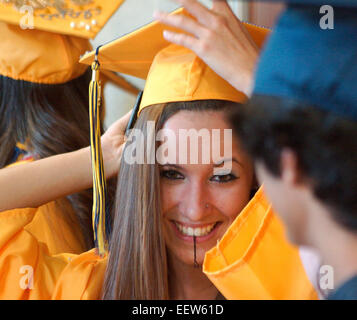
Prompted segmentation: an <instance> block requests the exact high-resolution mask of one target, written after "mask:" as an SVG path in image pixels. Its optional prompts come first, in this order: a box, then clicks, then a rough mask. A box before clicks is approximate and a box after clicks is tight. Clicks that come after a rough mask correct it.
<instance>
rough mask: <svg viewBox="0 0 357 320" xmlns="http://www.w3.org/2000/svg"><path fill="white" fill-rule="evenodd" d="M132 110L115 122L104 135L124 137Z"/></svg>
mask: <svg viewBox="0 0 357 320" xmlns="http://www.w3.org/2000/svg"><path fill="white" fill-rule="evenodd" d="M132 112H133V110H130V111H129V112H128V113H127V114H125V115H124V116H122V117H121V118H120V119H118V120H117V121H115V122H114V123H113V124H112V125H111V126H110V127H109V128H108V130H107V131H106V133H105V134H109V135H111V134H114V135H124V133H125V130H126V127H127V126H128V123H129V119H130V115H131V113H132Z"/></svg>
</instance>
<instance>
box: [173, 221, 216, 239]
mask: <svg viewBox="0 0 357 320" xmlns="http://www.w3.org/2000/svg"><path fill="white" fill-rule="evenodd" d="M173 222H174V224H175V226H176V228H177V230H178V231H179V232H180V233H181V234H182V235H183V236H188V237H193V236H195V237H205V236H208V235H209V234H210V233H212V232H213V230H214V229H215V228H216V227H217V225H218V224H219V222H215V223H212V224H208V225H205V226H204V227H196V228H195V227H188V226H187V225H184V224H181V223H179V222H178V221H173Z"/></svg>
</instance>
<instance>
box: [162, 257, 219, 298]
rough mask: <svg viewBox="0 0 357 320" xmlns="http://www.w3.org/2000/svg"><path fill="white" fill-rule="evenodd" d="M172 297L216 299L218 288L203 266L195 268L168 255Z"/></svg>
mask: <svg viewBox="0 0 357 320" xmlns="http://www.w3.org/2000/svg"><path fill="white" fill-rule="evenodd" d="M168 260H169V286H170V299H174V300H214V299H216V297H217V295H218V290H217V289H216V287H215V286H214V285H213V284H212V282H211V281H209V279H208V278H207V277H206V275H205V274H204V273H203V272H202V266H201V265H200V266H199V268H195V267H194V266H193V264H192V265H188V264H185V263H183V262H181V261H180V260H179V259H177V258H176V257H173V256H171V255H170V254H169V255H168Z"/></svg>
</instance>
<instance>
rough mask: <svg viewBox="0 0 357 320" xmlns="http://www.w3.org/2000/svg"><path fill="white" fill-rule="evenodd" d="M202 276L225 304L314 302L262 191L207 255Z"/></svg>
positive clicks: (297, 256) (297, 257)
mask: <svg viewBox="0 0 357 320" xmlns="http://www.w3.org/2000/svg"><path fill="white" fill-rule="evenodd" d="M203 271H204V272H205V274H206V275H207V276H208V278H209V279H210V280H211V281H212V282H213V283H214V285H215V286H216V287H217V288H218V289H219V290H220V292H221V293H222V294H223V295H224V296H225V297H226V298H227V299H237V300H250V299H264V300H270V299H274V300H275V299H284V300H288V299H298V300H302V299H303V300H305V299H307V300H310V299H318V294H317V292H316V290H315V288H314V286H313V285H312V283H311V282H310V280H309V279H308V276H307V273H306V271H305V269H304V266H303V263H302V261H301V258H300V254H299V250H298V248H296V247H294V246H293V245H291V244H290V243H289V242H288V241H287V239H286V237H285V231H284V227H283V224H282V223H281V221H280V220H279V218H278V217H277V215H276V214H274V212H273V210H272V208H271V204H270V203H269V202H268V201H267V199H266V198H265V196H264V193H263V187H262V188H260V190H259V191H258V192H257V193H256V195H255V196H254V197H253V199H252V200H251V201H250V202H249V204H248V205H247V206H246V207H245V208H244V210H243V211H242V212H241V213H240V214H239V216H238V217H237V218H236V220H235V221H234V222H233V223H232V225H231V226H230V227H229V229H228V230H227V232H226V233H225V235H224V236H223V238H222V239H221V241H220V242H219V243H218V244H217V245H216V246H215V247H214V248H213V249H211V250H210V251H208V252H207V253H206V256H205V260H204V265H203Z"/></svg>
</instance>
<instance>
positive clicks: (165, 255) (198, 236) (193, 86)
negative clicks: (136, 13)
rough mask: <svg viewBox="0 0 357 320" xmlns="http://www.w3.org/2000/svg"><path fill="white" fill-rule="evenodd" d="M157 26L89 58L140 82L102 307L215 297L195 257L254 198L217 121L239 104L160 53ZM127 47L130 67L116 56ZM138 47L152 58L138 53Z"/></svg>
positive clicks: (225, 87)
mask: <svg viewBox="0 0 357 320" xmlns="http://www.w3.org/2000/svg"><path fill="white" fill-rule="evenodd" d="M162 28H163V27H162V26H160V25H158V23H154V24H152V25H149V26H148V27H145V28H143V29H141V30H139V31H137V32H136V33H134V34H133V35H129V36H127V37H124V38H122V39H119V40H118V43H115V42H114V45H113V46H112V48H110V47H108V46H107V47H106V46H104V47H102V48H101V49H100V50H99V54H98V60H99V62H100V64H101V67H102V68H105V66H106V61H105V60H109V61H110V59H111V55H113V56H112V57H113V60H112V61H114V60H115V63H116V64H119V65H118V66H117V71H123V70H124V72H126V73H130V74H131V75H135V76H139V77H142V78H147V81H146V87H145V90H144V95H143V99H142V102H141V105H140V112H139V115H138V119H137V121H136V123H135V127H134V130H132V131H131V134H130V135H129V137H128V141H127V143H126V146H125V149H124V151H123V156H122V159H121V165H120V168H119V174H118V189H117V205H116V208H115V217H114V224H113V229H112V233H111V239H110V245H109V252H110V254H109V261H108V268H107V272H106V279H105V283H104V288H103V298H104V299H178V298H181V299H182V298H188V299H215V298H216V297H217V296H218V290H217V289H216V288H215V287H214V285H213V284H212V283H211V282H210V281H209V280H208V278H207V277H206V276H205V275H204V274H203V273H202V270H201V265H202V263H203V259H204V255H205V252H206V251H208V250H209V249H211V248H212V247H214V246H215V245H216V243H217V241H218V240H219V239H220V238H221V237H222V236H223V234H224V233H225V231H226V230H227V228H228V227H229V226H230V225H231V223H232V222H233V220H234V219H235V218H236V217H237V215H238V214H239V213H240V211H241V210H242V209H243V208H244V207H245V206H246V204H247V203H248V202H249V200H250V198H251V194H252V193H253V194H254V191H255V190H256V189H255V188H256V184H255V182H254V172H253V167H252V162H251V161H250V159H249V157H247V155H246V154H245V153H244V152H242V150H241V148H240V143H239V141H238V140H237V139H236V138H233V140H232V139H230V134H231V127H230V125H229V122H227V120H226V117H225V115H226V114H227V112H229V111H231V110H232V109H235V108H240V107H241V104H240V102H243V101H244V100H245V96H244V95H243V94H242V93H240V92H238V91H236V90H235V89H234V88H233V87H231V86H230V85H229V84H228V83H227V82H226V81H224V80H223V79H222V78H220V77H219V76H218V75H216V74H215V73H214V72H213V71H212V70H211V69H210V68H209V67H208V66H207V65H205V64H204V63H203V61H202V60H201V59H199V58H198V57H197V56H196V55H195V54H194V53H193V52H191V51H190V50H187V49H185V48H182V47H179V46H176V45H168V43H167V42H165V41H164V40H163V39H162ZM250 31H251V32H252V33H253V34H254V33H256V37H258V38H260V39H262V38H264V35H265V33H266V31H263V30H260V29H259V28H255V27H253V29H250ZM155 32H156V33H157V36H156V38H155ZM153 34H154V36H153ZM149 35H150V36H151V37H150V36H149ZM133 39H135V52H136V53H134V54H136V55H137V57H133V56H132V55H131V54H130V59H133V60H134V62H135V63H134V64H133V65H132V66H131V65H130V62H128V59H129V58H128V57H127V56H126V55H127V54H128V53H126V49H125V48H127V46H128V43H129V44H130V43H131V41H132V40H133ZM155 39H156V40H155ZM147 41H150V43H151V47H152V48H153V49H152V52H148V50H140V46H141V45H143V46H145V45H146V48H147V47H148V46H147V43H146V42H147ZM115 48H118V50H117V52H115V50H116V49H115ZM129 51H130V50H129ZM145 55H147V56H145ZM101 57H103V58H101ZM138 57H139V58H138ZM85 59H86V57H84V60H85ZM101 59H102V60H101ZM139 59H140V61H143V65H141V66H140V62H138V60H139ZM120 60H122V61H124V62H123V65H120V62H119V63H118V61H120ZM147 61H150V63H148V62H147ZM109 65H110V62H109ZM138 66H139V67H138ZM121 68H122V69H121ZM135 68H136V69H135ZM149 69H150V71H149ZM147 74H148V75H147ZM153 127H154V129H153V130H152V131H150V129H151V128H153ZM160 131H161V134H163V135H164V136H165V137H166V138H162V137H161V141H159V139H160ZM183 131H186V134H187V133H189V132H191V133H193V136H192V138H190V139H187V136H186V135H185V133H183ZM140 134H142V139H140ZM198 135H201V137H200V138H198ZM195 142H196V143H197V144H195ZM186 144H187V145H186ZM165 147H167V149H166V150H167V151H166V152H165V151H162V150H165ZM160 150H161V153H160ZM132 160H133V161H132ZM194 238H195V240H196V241H194Z"/></svg>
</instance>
